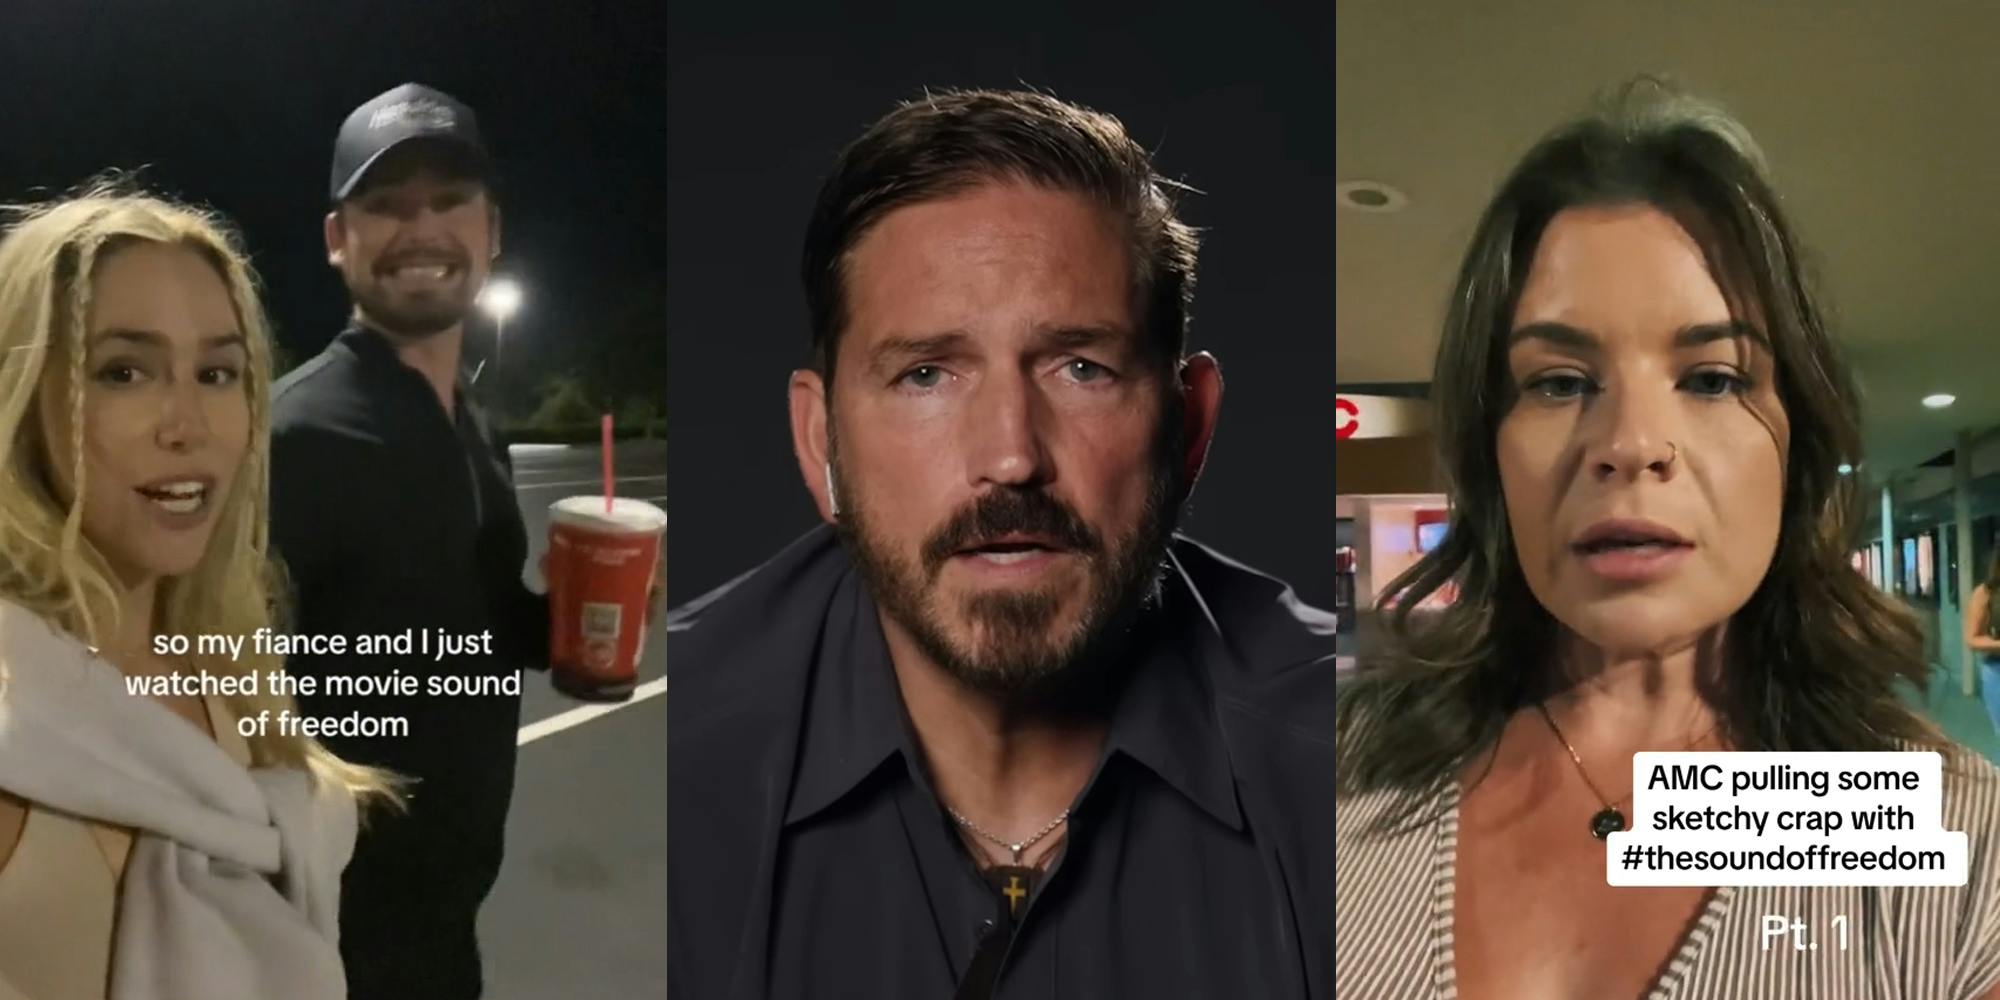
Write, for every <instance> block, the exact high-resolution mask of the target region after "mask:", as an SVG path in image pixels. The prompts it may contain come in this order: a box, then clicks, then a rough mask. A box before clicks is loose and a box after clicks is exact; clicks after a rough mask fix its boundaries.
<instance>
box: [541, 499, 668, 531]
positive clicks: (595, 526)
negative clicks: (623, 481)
mask: <svg viewBox="0 0 2000 1000" xmlns="http://www.w3.org/2000/svg"><path fill="white" fill-rule="evenodd" d="M549 520H550V521H554V522H560V523H562V524H567V525H571V526H574V527H578V528H588V529H590V530H592V531H616V532H622V533H629V534H634V535H645V534H651V533H653V532H657V531H662V530H665V528H666V526H667V512H666V511H664V510H661V509H660V508H658V507H655V506H653V505H652V504H649V503H647V502H646V501H644V500H634V499H631V498H630V497H613V498H612V499H611V513H609V514H606V513H605V512H604V496H603V494H599V495H597V496H591V497H564V498H562V499H561V500H557V501H556V502H555V503H552V504H550V505H549Z"/></svg>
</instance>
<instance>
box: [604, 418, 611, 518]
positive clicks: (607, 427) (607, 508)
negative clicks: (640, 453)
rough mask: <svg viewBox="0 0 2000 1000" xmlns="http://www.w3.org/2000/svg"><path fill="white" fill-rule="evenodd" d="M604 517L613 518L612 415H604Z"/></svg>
mask: <svg viewBox="0 0 2000 1000" xmlns="http://www.w3.org/2000/svg"><path fill="white" fill-rule="evenodd" d="M603 426H604V516H606V517H610V516H611V482H612V480H611V414H609V413H607V414H605V415H604V424H603Z"/></svg>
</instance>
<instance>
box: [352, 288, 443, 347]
mask: <svg viewBox="0 0 2000 1000" xmlns="http://www.w3.org/2000/svg"><path fill="white" fill-rule="evenodd" d="M348 293H349V294H351V295H353V296H354V303H355V304H356V305H358V306H360V307H361V312H362V314H363V315H365V316H367V317H368V318H369V319H370V320H373V321H374V322H375V324H376V325H377V326H380V327H381V328H382V329H383V330H384V331H385V332H388V333H393V334H396V335H397V336H400V337H434V336H436V335H438V334H440V333H443V332H445V331H446V330H449V329H451V328H452V327H455V326H457V325H458V324H460V323H463V322H465V317H466V316H467V315H469V314H471V312H472V299H471V297H470V296H465V297H464V299H463V301H461V298H460V296H458V295H449V294H447V295H441V296H437V297H434V298H425V299H417V300H415V301H413V302H409V303H408V304H405V305H397V304H396V303H395V302H393V301H392V297H391V296H390V295H389V294H388V293H387V292H385V291H383V290H382V287H381V286H380V285H375V284H368V285H363V286H361V287H358V288H357V287H355V286H354V285H353V284H351V283H350V284H349V285H348Z"/></svg>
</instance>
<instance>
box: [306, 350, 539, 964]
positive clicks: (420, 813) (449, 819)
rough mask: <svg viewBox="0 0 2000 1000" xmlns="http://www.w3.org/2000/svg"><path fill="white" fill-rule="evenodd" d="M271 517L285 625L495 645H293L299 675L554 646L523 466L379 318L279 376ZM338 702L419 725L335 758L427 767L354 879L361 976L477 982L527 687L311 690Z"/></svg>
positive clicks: (330, 712)
mask: <svg viewBox="0 0 2000 1000" xmlns="http://www.w3.org/2000/svg"><path fill="white" fill-rule="evenodd" d="M272 396H273V399H272V430H271V532H272V538H273V542H274V545H275V547H276V549H277V551H278V554H279V555H280V557H281V558H282V560H283V562H284V563H285V566H286V569H287V572H288V575H289V579H290V584H291V591H292V595H293V597H294V621H293V623H292V626H291V629H292V631H294V632H297V633H300V634H305V635H321V636H326V635H341V636H346V637H347V640H348V644H349V648H350V650H351V649H353V648H354V647H355V646H356V644H357V643H358V642H359V640H360V638H361V637H362V636H364V635H366V636H386V637H392V638H393V637H397V636H401V635H403V634H405V633H412V630H414V633H413V634H415V633H424V632H428V633H429V634H430V635H431V636H433V637H435V636H436V635H437V634H438V631H439V630H443V631H444V632H445V633H447V634H452V635H479V634H482V633H485V632H487V631H489V630H490V632H491V634H492V637H493V639H492V647H491V648H492V650H493V652H492V654H491V655H470V656H449V657H446V658H445V659H444V660H443V661H442V662H440V661H439V660H438V659H437V657H436V654H435V650H436V649H437V646H436V645H435V642H436V640H435V638H433V640H432V642H433V645H432V647H431V649H432V651H433V652H432V653H431V654H428V655H426V654H423V653H413V654H410V655H395V654H390V655H370V656H361V655H354V654H352V653H350V654H349V655H342V656H294V657H292V658H290V659H289V660H288V662H287V663H286V667H287V669H288V670H289V671H290V672H291V673H293V674H295V675H299V676H302V677H315V678H320V679H322V680H321V683H324V680H323V679H324V678H325V677H327V676H329V675H332V674H339V673H347V674H356V673H366V674H374V675H389V674H391V673H392V672H394V671H401V672H402V674H403V675H405V676H415V677H419V678H430V677H431V676H433V675H450V676H460V677H478V676H500V677H505V676H511V675H514V674H516V673H517V672H518V671H519V669H520V667H522V666H523V665H535V666H540V665H543V664H545V662H546V659H547V655H548V653H547V650H548V641H547V636H548V611H547V603H546V599H545V598H543V597H541V596H539V595H536V594H533V593H531V592H530V591H528V589H527V588H526V586H525V585H524V584H523V583H522V582H521V574H522V570H523V564H524V562H525V560H526V557H527V538H526V534H525V532H524V529H523V527H522V523H521V515H520V510H519V509H518V507H517V506H516V505H515V500H514V491H513V487H512V473H511V468H510V466H509V464H508V461H507V457H506V452H505V450H504V449H501V448H497V447H496V446H495V445H494V442H493V441H492V439H491V438H490V436H489V435H488V433H487V430H486V425H485V421H484V420H483V418H482V417H481V416H480V414H479V411H478V409H477V408H476V407H475V406H474V404H473V403H472V401H471V400H470V399H469V398H468V396H467V394H466V391H465V388H464V386H463V385H462V384H461V386H460V387H459V390H458V392H457V403H458V405H457V412H456V413H453V414H447V413H446V412H445V409H444V407H443V406H442V405H441V404H440V402H439V400H438V397H437V393H436V392H435V391H434V390H433V389H432V388H431V385H430V383H429V382H428V381H427V380H426V379H425V378H424V377H423V376H422V375H421V374H419V373H418V372H417V371H416V370H415V369H413V368H410V367H409V366H407V365H405V364H404V363H403V362H402V361H401V359H399V358H398V357H397V356H396V354H395V351H394V349H393V348H392V347H391V345H390V344H389V342H388V341H387V340H386V339H384V337H383V336H382V335H381V334H380V333H378V332H376V331H373V330H371V329H368V328H366V327H363V326H359V325H356V326H353V327H350V328H349V329H348V330H346V331H345V332H343V333H342V334H341V335H340V336H339V337H338V338H337V339H336V340H334V342H333V343H332V344H330V345H328V347H327V348H326V350H325V351H323V352H322V353H320V354H319V355H318V356H317V357H315V358H313V359H312V360H310V361H308V362H306V363H305V364H304V365H301V366H300V367H299V368H298V369H297V370H295V371H293V372H292V373H290V374H288V375H287V376H285V377H284V378H283V379H281V380H280V381H279V382H278V383H277V385H276V387H275V388H274V390H273V393H272ZM299 701H300V710H301V711H302V712H303V713H305V714H307V715H313V716H321V717H331V718H339V717H344V716H348V715H350V714H354V715H359V716H362V717H371V718H380V717H401V718H405V719H407V720H408V723H409V734H408V735H407V736H405V737H376V738H366V737H346V738H343V737H337V736H336V737H328V738H325V739H324V740H323V742H325V744H326V745H327V747H328V748H329V749H331V750H332V751H333V752H334V753H336V754H338V755H340V756H341V757H343V758H345V759H347V760H351V761H355V762H358V763H363V764H371V765H375V766H379V767H385V768H388V769H390V770H392V771H395V772H397V773H399V774H401V775H403V776H405V777H408V778H413V779H416V784H415V785H414V786H413V787H412V789H411V792H410V796H409V799H410V801H409V812H408V814H407V815H406V816H398V815H395V814H392V813H387V812H378V813H375V814H372V815H371V816H370V817H369V822H368V824H367V825H366V826H365V827H364V829H363V831H362V834H361V838H360V841H359V843H358V844H357V845H356V847H355V854H354V859H353V861H352V862H351V863H350V864H349V866H348V868H347V871H346V875H345V877H344V880H343V892H342V914H341V946H342V951H343V953H344V954H345V956H346V958H347V968H348V978H349V981H350V986H351V995H352V996H353V997H355V998H363V997H371V998H372V997H416V996H422V997H426V998H437V1000H457V998H461V997H463V998H471V997H476V996H478V995H479V989H480V971H479V953H478V945H477V939H476V936H475V934H476V930H475V918H476V915H477V913H478V910H479V905H480V903H481V902H482V901H483V900H484V899H485V898H486V894H487V893H488V891H490V890H491V889H492V887H493V882H494V879H495V877H496V876H497V874H498V872H499V868H500V858H501V851H502V834H503V829H504V826H505V823H506V817H507V806H508V800H509V799H510V797H511V796H512V794H513V786H514V752H515V740H516V731H517V730H518V728H519V726H520V714H521V707H520V698H519V697H518V696H507V695H494V696H486V697H467V696H450V697H430V696H426V695H420V696H418V697H394V696H391V697H377V698H356V697H332V696H329V695H326V694H324V693H322V694H320V695H318V696H315V697H302V698H300V699H299Z"/></svg>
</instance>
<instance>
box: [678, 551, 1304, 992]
mask: <svg viewBox="0 0 2000 1000" xmlns="http://www.w3.org/2000/svg"><path fill="white" fill-rule="evenodd" d="M1165 589H1166V594H1165V599H1164V602H1163V605H1162V607H1161V608H1160V609H1159V610H1158V611H1157V612H1156V613H1155V618H1154V621H1153V622H1152V623H1151V626H1150V628H1151V631H1152V633H1153V635H1154V636H1155V639H1154V641H1153V642H1151V643H1150V644H1149V645H1148V647H1147V648H1146V649H1145V651H1144V652H1143V653H1142V654H1141V655H1139V656H1138V657H1137V658H1136V660H1135V662H1134V663H1133V664H1131V666H1130V670H1129V673H1128V675H1127V678H1128V679H1127V680H1126V682H1125V685H1124V688H1123V690H1122V691H1121V693H1120V694H1119V695H1118V697H1117V699H1116V702H1115V706H1114V708H1113V709H1112V714H1111V717H1110V725H1109V729H1108V734H1107V739H1106V746H1105V749H1104V753H1103V756H1102V758H1101V760H1100V762H1099V764H1098V768H1097V770H1096V772H1095V774H1094V775H1093V777H1092V778H1091V779H1090V781H1089V782H1088V784H1087V785H1086V787H1085V788H1084V790H1083V792H1082V794H1081V795H1079V796H1078V798H1077V800H1076V804H1075V805H1074V806H1073V808H1072V814H1071V818H1070V822H1069V827H1068V832H1067V839H1066V841H1065V842H1064V845H1063V848H1062V851H1061V853H1060V856H1059V858H1058V860H1057V861H1056V862H1055V864H1054V865H1053V866H1052V867H1051V868H1050V869H1049V870H1048V871H1047V872H1046V873H1045V874H1044V875H1043V876H1042V877H1041V878H1040V879H1039V880H1038V881H1039V883H1040V884H1038V885H1034V886H1032V891H1030V892H1029V893H1028V895H1027V896H1026V897H1021V896H1019V895H1018V892H1017V891H1015V890H1020V889H1028V888H1030V887H1029V886H1027V885H1025V884H1015V883H1012V882H1005V883H1000V884H993V883H989V882H988V881H987V880H986V879H984V878H982V877H981V875H980V874H979V872H978V870H977V869H976V868H975V867H974V864H973V862H972V860H971V858H970V856H969V855H968V854H967V853H966V852H965V850H964V849H963V848H962V847H961V846H960V842H959V839H958V835H957V834H956V832H955V831H954V830H953V827H952V821H951V820H950V818H949V817H948V816H947V814H946V813H945V811H944V809H943V807H942V806H941V805H940V804H939V803H938V801H937V798H936V795H935V793H934V792H933V791H932V788H931V784H930V781H929V778H928V777H927V775H926V773H925V767H924V766H923V762H922V758H921V756H920V754H919V753H918V752H917V751H916V749H915V746H916V744H915V739H914V736H913V735H912V734H911V731H910V727H909V725H908V722H907V719H906V716H905V714H904V711H903V707H902V702H901V698H900V695H899V692H898V690H897V687H896V682H895V678H894V674H893V672H892V667H891V666H890V663H889V658H888V653H887V647H886V645H885V643H884V641H883V638H882V633H881V626H880V623H879V620H878V619H877V617H876V609H875V606H874V604H873V602H872V601H871V600H870V599H869V597H868V595H867V593H866V589H865V588H864V587H863V586H862V585H861V583H860V581H859V578H858V577H857V576H856V575H855V574H854V572H853V571H852V568H851V565H850V563H849V562H848V559H847V556H846V554H845V552H844V551H842V549H841V548H840V546H839V544H838V543H837V542H836V541H835V540H834V538H833V536H832V534H831V532H829V531H827V530H825V529H819V530H816V531H815V532H813V533H812V534H809V535H807V536H806V537H805V538H803V539H801V540H800V541H799V542H798V543H796V544H794V545H793V546H792V547H791V548H789V549H787V550H786V551H785V552H784V553H783V554H781V555H779V556H778V557H777V558H776V559H775V560H773V561H772V562H770V563H768V564H766V565H765V566H763V567H762V568H760V569H759V570H757V571H756V572H755V573H753V574H750V575H748V576H745V577H743V578H740V579H738V580H737V581H735V582H733V583H731V584H730V585H728V586H727V587H725V588H723V589H722V590H720V591H717V592H715V593H713V594H710V595H707V596H704V597H702V598H700V599H698V600H697V601H695V602H693V603H692V604H690V605H688V606H686V607H684V608H682V609H680V610H678V611H676V612H674V613H673V614H672V615H671V616H670V617H669V622H668V634H669V638H668V658H669V660H670V661H672V662H673V664H674V671H675V676H674V683H675V690H674V694H673V699H672V701H671V703H670V705H669V708H668V711H669V714H670V720H669V724H668V740H669V756H668V765H667V766H668V798H669V805H668V809H669V811H670V813H671V814H672V815H673V816H674V817H675V819H674V836H673V840H672V842H671V845H670V850H669V856H668V883H669V889H668V899H667V902H668V910H669V927H668V941H669V950H670V954H669V957H668V978H669V991H670V992H671V993H672V995H674V996H677V997H679V996H687V997H699V998H704V1000H706V998H711V997H713V998H718V1000H720V998H730V1000H750V998H761V997H778V998H792V997H819V996H866V997H871V998H873V997H880V998H885V1000H895V998H904V997H908V998H923V1000H939V998H950V997H953V996H955V995H957V996H968V995H974V994H973V993H971V992H969V990H970V988H971V987H972V986H974V985H977V984H969V983H967V982H966V979H967V972H968V970H970V969H971V968H972V967H973V966H974V964H975V957H976V956H979V955H980V953H981V950H982V945H990V946H991V947H990V948H989V949H988V950H989V951H990V952H992V953H991V954H988V955H986V956H985V958H984V959H982V960H981V961H991V960H994V959H998V960H999V961H998V962H997V975H996V976H995V981H994V983H993V986H992V993H991V995H992V996H994V997H999V998H1004V1000H1012V998H1030V997H1032V998H1041V997H1156V996H1157V997H1169V996H1170V997H1176V998H1206V997H1216V998H1235V997H1258V998H1270V1000H1287V998H1295V997H1296V998H1308V997H1313V998H1317V997H1325V996H1329V995H1330V991H1331V989H1332V986H1331V977H1332V972H1333V936H1332V935H1333V928H1332V910H1333V880H1332V871H1333V865H1332V856H1331V852H1330V850H1329V848H1328V845H1329V844H1330V843H1331V837H1332V829H1333V785H1332V760H1333V756H1332V742H1331V737H1330V734H1331V732H1332V691H1333V683H1334V672H1333V647H1332V642H1333V634H1332V625H1333V623H1332V620H1331V617H1330V616H1327V615H1324V614H1323V613H1320V612H1317V611H1315V610H1313V609H1310V608H1306V607H1304V606H1302V605H1299V604H1298V603H1297V602H1296V600H1294V599H1293V597H1292V595H1291V593H1290V591H1289V590H1288V589H1286V588H1285V587H1284V586H1283V584H1281V583H1279V582H1278V581H1275V580H1272V579H1270V578H1268V577H1265V576H1261V575H1259V574H1257V573H1255V572H1253V571H1250V570H1247V569H1245V568H1243V567H1241V566H1238V565H1236V564H1234V563H1231V562H1229V561H1228V560H1226V559H1224V558H1222V557H1220V556H1218V555H1216V554H1215V553H1213V552H1210V551H1208V550H1206V549H1204V548H1202V547H1201V546H1199V545H1198V544H1196V543H1194V542H1192V541H1189V540H1186V539H1177V540H1176V542H1175V544H1174V546H1173V549H1172V567H1171V570H1170V572H1169V574H1168V578H1167V583H1166V588H1165ZM1003 889H1004V890H1007V891H1008V892H1007V894H1003ZM1017 907H1024V908H1023V909H1022V911H1021V912H1019V913H1018V914H1016V913H1014V912H1011V911H1013V910H1014V909H1015V908H1017ZM996 939H997V943H995V941H996ZM982 971H984V972H987V973H993V972H994V971H995V970H994V969H984V970H982ZM962 988H964V989H967V990H968V992H960V991H961V989H962ZM979 995H984V994H979Z"/></svg>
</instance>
